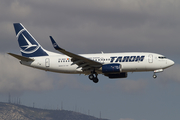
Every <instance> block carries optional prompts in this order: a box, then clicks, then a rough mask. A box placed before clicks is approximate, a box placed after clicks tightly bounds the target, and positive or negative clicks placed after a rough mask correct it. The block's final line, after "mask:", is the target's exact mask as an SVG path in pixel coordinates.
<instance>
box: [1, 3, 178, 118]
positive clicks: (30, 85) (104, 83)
mask: <svg viewBox="0 0 180 120" xmlns="http://www.w3.org/2000/svg"><path fill="white" fill-rule="evenodd" d="M0 18H1V19H0V38H1V44H0V65H1V67H0V101H2V102H7V101H8V95H9V93H10V95H11V98H12V99H13V100H14V101H15V100H16V98H20V100H21V104H23V105H27V106H33V103H34V106H35V107H38V108H43V109H59V108H62V107H63V109H65V110H73V111H77V112H82V113H85V114H88V113H89V114H90V115H93V116H96V117H99V115H100V113H101V117H102V118H107V119H110V120H169V119H172V120H179V118H180V114H179V111H180V104H179V101H180V93H179V91H180V74H179V69H180V62H179V61H180V50H179V49H180V48H179V45H180V34H179V32H180V1H178V0H50V1H49V0H0ZM16 22H20V23H22V24H23V25H24V26H25V27H26V28H27V29H28V31H29V32H30V33H31V34H32V35H33V36H34V37H35V38H36V40H37V41H38V42H39V43H40V44H41V45H42V46H43V47H44V48H45V49H47V50H49V51H53V52H58V51H56V50H54V48H53V47H52V45H51V42H50V39H49V36H53V37H54V39H55V40H56V41H57V43H58V44H59V45H60V46H61V47H62V48H65V49H66V50H68V51H71V52H73V53H76V54H88V53H100V52H101V51H103V52H104V53H111V52H154V53H159V54H162V55H165V56H166V57H168V58H170V59H172V60H173V61H174V62H175V65H174V66H172V67H171V68H168V69H166V70H164V72H162V73H158V77H157V79H153V77H152V75H153V72H141V73H128V77H127V78H125V79H115V80H111V79H109V78H107V77H105V76H103V75H99V79H100V81H99V83H98V84H94V83H93V82H92V81H90V80H89V79H88V76H85V75H71V74H60V73H52V72H46V71H41V70H37V69H33V68H29V67H26V66H22V65H20V64H19V61H18V60H17V59H15V58H13V57H12V56H9V55H8V54H7V53H8V52H12V53H15V54H20V51H19V47H18V43H17V39H16V36H15V32H14V28H13V23H16ZM13 100H12V101H13Z"/></svg>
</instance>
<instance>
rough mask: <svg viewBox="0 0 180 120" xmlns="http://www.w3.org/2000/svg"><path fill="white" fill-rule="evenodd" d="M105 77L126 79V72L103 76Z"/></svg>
mask: <svg viewBox="0 0 180 120" xmlns="http://www.w3.org/2000/svg"><path fill="white" fill-rule="evenodd" d="M105 76H108V77H109V78H127V72H122V73H119V74H105Z"/></svg>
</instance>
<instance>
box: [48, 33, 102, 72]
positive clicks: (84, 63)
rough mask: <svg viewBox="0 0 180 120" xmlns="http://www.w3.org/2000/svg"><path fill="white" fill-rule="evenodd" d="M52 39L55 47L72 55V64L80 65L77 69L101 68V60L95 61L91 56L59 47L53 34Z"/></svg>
mask: <svg viewBox="0 0 180 120" xmlns="http://www.w3.org/2000/svg"><path fill="white" fill-rule="evenodd" d="M50 39H51V42H52V44H53V47H54V48H55V49H56V50H58V51H59V52H61V53H63V54H65V55H67V56H69V57H71V61H72V62H73V63H72V65H74V64H76V65H78V67H77V69H78V68H81V67H82V70H83V71H87V70H94V69H99V68H100V67H101V66H102V63H100V62H97V61H93V60H91V59H89V58H86V57H83V56H80V55H77V54H74V53H71V52H68V51H66V50H65V49H63V48H61V47H59V46H58V44H57V43H56V42H55V40H54V39H53V38H52V36H50Z"/></svg>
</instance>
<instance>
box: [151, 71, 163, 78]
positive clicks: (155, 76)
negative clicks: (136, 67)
mask: <svg viewBox="0 0 180 120" xmlns="http://www.w3.org/2000/svg"><path fill="white" fill-rule="evenodd" d="M159 72H163V69H158V70H154V74H153V78H154V79H155V78H157V75H156V73H159Z"/></svg>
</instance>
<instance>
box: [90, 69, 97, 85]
mask: <svg viewBox="0 0 180 120" xmlns="http://www.w3.org/2000/svg"><path fill="white" fill-rule="evenodd" d="M97 76H98V74H97V73H96V72H95V70H94V71H92V72H91V74H90V75H89V79H90V80H92V81H93V82H94V83H98V82H99V79H98V77H97Z"/></svg>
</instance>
